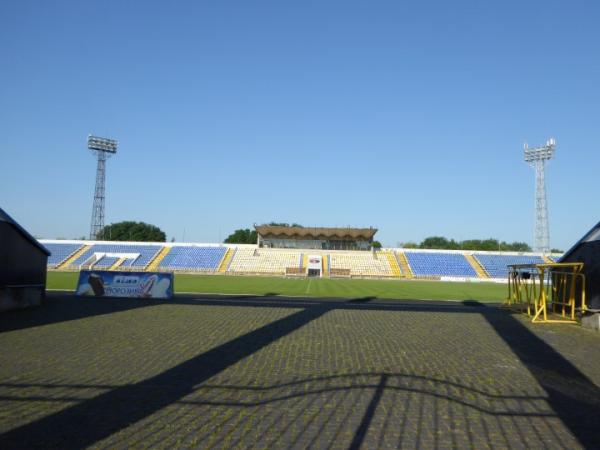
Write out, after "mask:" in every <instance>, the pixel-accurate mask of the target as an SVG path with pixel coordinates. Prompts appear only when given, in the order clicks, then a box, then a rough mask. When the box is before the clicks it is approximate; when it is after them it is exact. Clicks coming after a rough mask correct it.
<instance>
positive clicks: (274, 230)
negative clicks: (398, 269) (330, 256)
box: [254, 225, 377, 241]
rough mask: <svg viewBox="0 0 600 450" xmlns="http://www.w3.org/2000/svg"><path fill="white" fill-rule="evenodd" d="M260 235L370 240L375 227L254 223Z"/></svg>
mask: <svg viewBox="0 0 600 450" xmlns="http://www.w3.org/2000/svg"><path fill="white" fill-rule="evenodd" d="M254 228H255V229H256V232H257V233H258V234H259V235H260V236H261V237H266V236H277V237H280V238H288V239H353V240H361V239H364V240H366V241H370V240H371V239H373V236H375V233H377V228H324V227H275V226H271V225H255V226H254Z"/></svg>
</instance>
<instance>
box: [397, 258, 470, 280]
mask: <svg viewBox="0 0 600 450" xmlns="http://www.w3.org/2000/svg"><path fill="white" fill-rule="evenodd" d="M405 254H406V258H407V259H408V263H409V264H410V267H411V269H412V271H413V274H414V275H415V276H416V277H440V276H448V277H477V272H475V269H473V267H472V266H471V264H469V261H467V259H466V258H465V255H463V254H462V253H429V252H427V253H426V252H406V253H405Z"/></svg>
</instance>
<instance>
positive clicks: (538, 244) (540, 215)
mask: <svg viewBox="0 0 600 450" xmlns="http://www.w3.org/2000/svg"><path fill="white" fill-rule="evenodd" d="M555 147H556V141H555V140H554V138H550V139H548V141H547V142H546V145H544V146H543V147H533V148H529V146H528V145H527V144H525V162H527V163H529V165H530V166H531V167H533V168H534V169H535V232H534V249H535V251H538V252H542V253H549V252H550V231H549V229H548V228H549V227H548V204H547V202H546V173H545V172H546V171H545V168H546V161H549V160H550V159H552V158H553V157H554V151H555Z"/></svg>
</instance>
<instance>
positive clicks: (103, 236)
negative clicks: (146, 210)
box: [96, 221, 167, 242]
mask: <svg viewBox="0 0 600 450" xmlns="http://www.w3.org/2000/svg"><path fill="white" fill-rule="evenodd" d="M96 239H98V240H99V241H136V242H165V241H166V240H167V235H166V234H165V232H164V231H162V230H161V229H160V228H158V227H157V226H155V225H150V224H148V223H144V222H133V221H124V222H118V223H111V224H110V225H107V226H105V227H104V228H103V229H102V230H101V231H100V233H98V236H97V237H96Z"/></svg>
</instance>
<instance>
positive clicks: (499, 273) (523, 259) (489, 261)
mask: <svg viewBox="0 0 600 450" xmlns="http://www.w3.org/2000/svg"><path fill="white" fill-rule="evenodd" d="M474 256H475V258H476V259H477V261H479V263H480V264H481V265H482V266H483V268H484V269H485V271H486V272H487V274H488V275H489V276H490V277H491V278H501V279H506V278H507V277H508V268H507V266H508V265H509V264H543V263H545V262H548V261H545V260H544V258H543V257H542V256H540V255H501V254H500V255H499V254H493V253H480V254H478V253H475V254H474Z"/></svg>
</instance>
